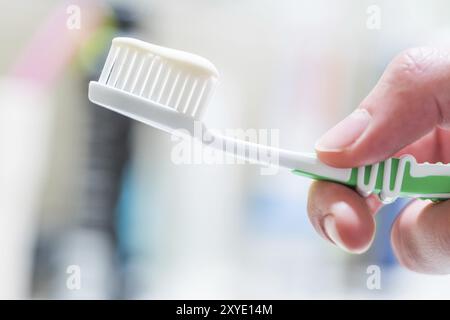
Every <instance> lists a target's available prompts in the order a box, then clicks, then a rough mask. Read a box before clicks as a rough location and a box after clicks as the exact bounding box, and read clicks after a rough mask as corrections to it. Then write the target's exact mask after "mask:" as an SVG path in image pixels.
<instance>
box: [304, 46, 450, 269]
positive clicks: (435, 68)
mask: <svg viewBox="0 0 450 320" xmlns="http://www.w3.org/2000/svg"><path fill="white" fill-rule="evenodd" d="M316 152H317V155H318V157H319V159H320V160H321V161H323V162H324V163H326V164H328V165H331V166H335V167H347V168H348V167H356V166H361V165H366V164H372V163H374V162H378V161H382V160H384V159H386V158H388V157H391V156H399V155H402V154H412V155H413V156H415V157H416V159H417V160H418V162H425V161H428V162H443V163H449V162H450V51H446V50H440V49H436V48H414V49H409V50H406V51H405V52H402V53H401V54H399V55H398V56H397V57H395V58H394V59H393V60H392V62H391V63H390V64H389V66H388V67H387V69H386V70H385V72H384V74H383V75H382V77H381V78H380V80H379V82H378V83H377V85H376V86H375V88H374V89H373V90H372V92H371V93H370V94H369V95H368V96H367V97H366V98H365V99H364V100H363V101H362V103H361V104H360V106H359V107H358V108H357V110H356V112H354V113H353V114H351V115H349V116H348V117H347V118H346V119H344V120H343V121H342V122H341V123H339V124H337V125H336V126H335V127H334V128H332V129H331V130H330V131H328V132H327V133H326V134H325V135H324V136H323V137H322V138H321V139H320V140H319V141H318V142H317V144H316ZM380 207H381V202H380V201H379V200H378V198H376V197H375V196H370V197H368V198H362V197H361V196H360V195H358V193H356V192H355V191H354V190H352V189H350V188H347V187H345V186H342V185H338V184H335V183H331V182H320V181H319V182H314V183H313V185H312V186H311V188H310V192H309V199H308V214H309V218H310V220H311V223H312V225H313V226H314V228H315V229H316V230H317V232H318V233H319V234H320V235H321V236H322V237H323V238H325V239H326V240H328V241H330V242H332V243H334V244H335V245H337V246H338V247H340V248H342V249H344V250H346V251H348V252H351V253H362V252H364V251H366V250H367V249H368V248H369V247H370V244H371V242H372V240H373V237H374V233H375V222H374V215H375V213H376V212H377V210H378V209H379V208H380ZM391 242H392V246H393V249H394V252H395V255H396V256H397V258H398V260H399V262H400V263H401V264H402V265H403V266H405V267H406V268H408V269H410V270H413V271H416V272H420V273H429V274H448V273H450V200H449V201H444V202H440V203H432V202H430V201H422V200H414V201H412V202H411V203H410V204H409V205H408V206H407V207H406V208H404V209H403V211H402V212H401V213H400V215H399V216H398V218H397V219H396V221H395V222H394V224H393V226H392V231H391Z"/></svg>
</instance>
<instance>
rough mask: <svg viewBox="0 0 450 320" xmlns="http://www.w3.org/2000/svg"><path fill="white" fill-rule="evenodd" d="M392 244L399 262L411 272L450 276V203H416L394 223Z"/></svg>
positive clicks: (406, 209)
mask: <svg viewBox="0 0 450 320" xmlns="http://www.w3.org/2000/svg"><path fill="white" fill-rule="evenodd" d="M391 241H392V246H393V249H394V252H395V255H396V256H397V258H398V260H399V262H400V263H401V264H402V265H404V266H405V267H407V268H408V269H410V270H413V271H417V272H421V273H430V274H448V273H450V201H445V202H441V203H437V204H433V203H430V202H428V201H414V202H413V203H412V204H410V205H409V206H407V207H406V208H405V209H404V210H403V212H402V213H401V214H400V216H399V217H398V218H397V219H396V221H395V222H394V225H393V227H392V233H391Z"/></svg>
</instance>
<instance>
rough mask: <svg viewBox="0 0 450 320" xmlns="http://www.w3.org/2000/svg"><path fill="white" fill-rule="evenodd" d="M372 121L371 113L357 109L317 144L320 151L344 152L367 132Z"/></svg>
mask: <svg viewBox="0 0 450 320" xmlns="http://www.w3.org/2000/svg"><path fill="white" fill-rule="evenodd" d="M370 120H371V116H370V114H369V112H367V110H365V109H357V110H355V111H353V112H352V113H351V114H350V115H348V116H347V117H346V118H345V119H344V120H342V121H341V122H339V123H338V124H337V125H335V126H334V127H333V128H331V129H330V130H328V132H326V133H325V134H324V135H323V136H322V138H320V139H319V141H318V142H317V143H316V150H318V151H328V152H330V151H342V150H343V149H345V148H347V147H349V146H351V145H352V144H353V143H354V142H355V141H356V140H357V139H358V138H359V137H360V136H361V135H362V134H363V132H364V131H365V130H366V128H367V127H368V125H369V123H370Z"/></svg>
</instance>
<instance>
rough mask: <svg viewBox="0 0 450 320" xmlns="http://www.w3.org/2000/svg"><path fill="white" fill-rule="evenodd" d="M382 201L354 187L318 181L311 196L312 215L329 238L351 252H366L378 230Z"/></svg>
mask: <svg viewBox="0 0 450 320" xmlns="http://www.w3.org/2000/svg"><path fill="white" fill-rule="evenodd" d="M379 206H380V202H379V201H378V200H377V199H376V198H375V197H371V198H369V199H368V200H367V201H366V200H365V199H364V198H362V197H361V196H359V195H358V194H357V193H356V192H355V191H353V190H352V189H350V188H348V187H345V186H342V185H339V184H336V183H331V182H325V181H316V182H314V183H313V184H312V186H311V188H310V192H309V197H308V216H309V219H310V220H311V223H312V225H313V226H314V228H315V229H316V231H317V232H318V233H319V234H320V235H321V236H322V237H323V238H325V239H327V240H329V241H330V242H332V243H334V244H335V245H337V246H338V247H340V248H341V249H344V250H345V251H348V252H351V253H362V252H365V251H366V250H367V249H368V248H369V247H370V244H371V243H372V240H373V237H374V234H375V221H374V218H373V216H372V214H373V212H375V211H376V210H377V208H378V207H379Z"/></svg>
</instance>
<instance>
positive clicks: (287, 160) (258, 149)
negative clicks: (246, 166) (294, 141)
mask: <svg viewBox="0 0 450 320" xmlns="http://www.w3.org/2000/svg"><path fill="white" fill-rule="evenodd" d="M206 136H207V138H206V139H205V138H203V141H202V142H203V143H204V144H206V145H208V146H210V147H213V148H215V149H217V150H220V151H223V152H226V153H228V154H231V155H233V156H235V157H237V158H241V159H245V160H248V161H250V162H256V163H259V164H263V165H270V166H276V167H283V168H287V169H290V170H295V169H296V170H302V171H306V172H309V173H312V174H314V175H317V176H322V177H327V178H330V179H333V180H336V181H340V182H346V181H348V180H349V179H350V175H351V169H341V168H333V167H330V166H327V165H325V164H324V163H322V162H320V161H319V160H318V159H317V158H316V156H315V155H314V154H309V153H301V152H294V151H289V150H285V149H279V148H274V147H270V146H265V145H262V144H257V143H252V142H248V141H244V140H239V139H235V138H231V137H227V136H224V135H221V134H219V133H216V132H214V131H211V130H208V134H207V135H206ZM208 138H210V139H208Z"/></svg>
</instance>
